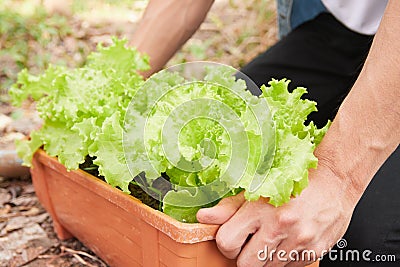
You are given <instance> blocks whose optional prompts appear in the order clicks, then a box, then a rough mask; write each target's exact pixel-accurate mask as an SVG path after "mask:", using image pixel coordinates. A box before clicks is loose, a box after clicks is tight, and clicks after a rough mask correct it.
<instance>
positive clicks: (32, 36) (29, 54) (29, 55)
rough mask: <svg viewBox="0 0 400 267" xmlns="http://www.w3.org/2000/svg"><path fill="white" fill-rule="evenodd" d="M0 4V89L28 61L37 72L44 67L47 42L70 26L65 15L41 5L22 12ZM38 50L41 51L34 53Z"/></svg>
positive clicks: (28, 64)
mask: <svg viewBox="0 0 400 267" xmlns="http://www.w3.org/2000/svg"><path fill="white" fill-rule="evenodd" d="M2 2H3V1H0V4H2ZM1 6H2V7H1V8H0V82H1V84H0V90H2V91H3V90H6V88H8V87H9V86H10V84H12V83H13V82H14V81H15V78H16V75H17V73H18V72H19V71H20V70H21V69H23V68H27V67H30V65H31V64H33V65H35V69H36V71H37V72H40V71H42V70H43V69H45V68H47V67H48V65H49V63H50V58H51V52H50V51H48V50H47V49H46V48H47V46H48V45H49V43H50V42H51V41H52V40H53V39H55V38H57V39H60V38H63V37H64V36H66V35H67V34H69V33H70V32H71V29H70V27H69V26H68V23H67V19H66V18H65V17H64V16H60V15H52V16H50V15H49V14H48V13H47V12H46V11H45V9H44V8H43V7H41V6H37V7H35V8H34V10H33V12H32V13H31V14H21V13H18V12H16V11H14V10H13V9H11V8H5V5H1ZM39 50H40V51H42V53H41V54H37V51H39ZM31 60H32V61H33V62H30V61H31Z"/></svg>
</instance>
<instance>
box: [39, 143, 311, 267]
mask: <svg viewBox="0 0 400 267" xmlns="http://www.w3.org/2000/svg"><path fill="white" fill-rule="evenodd" d="M31 173H32V180H33V184H34V187H35V190H36V194H37V196H38V198H39V200H40V202H41V203H42V204H43V206H44V207H45V208H46V210H47V211H48V212H49V213H50V215H51V217H52V218H53V222H54V229H55V231H56V233H57V236H58V237H59V238H60V239H68V238H71V237H72V236H75V237H76V238H78V239H79V240H80V241H82V242H83V243H84V244H85V245H86V246H87V247H89V248H90V249H91V250H93V251H94V252H95V253H96V254H97V255H98V256H99V257H101V258H102V259H103V260H104V261H105V262H107V263H108V264H109V265H110V266H118V267H119V266H122V267H125V266H127V267H132V266H146V267H147V266H149V267H153V266H154V267H155V266H163V267H167V266H171V267H172V266H174V267H179V266H185V267H190V266H198V267H199V266H207V267H223V266H236V264H235V261H233V260H228V259H226V258H225V257H224V256H223V255H222V254H220V253H219V251H218V249H217V246H216V243H215V241H214V238H215V234H216V232H217V230H218V226H216V225H205V224H199V223H197V224H187V223H181V222H178V221H176V220H174V219H173V218H171V217H169V216H167V215H165V214H164V213H162V212H160V211H157V210H154V209H152V208H150V207H148V206H147V205H144V204H143V203H141V202H140V201H139V200H138V199H136V198H134V197H132V196H129V195H127V194H124V193H122V192H121V191H120V190H118V189H116V188H113V187H112V186H110V185H108V184H107V183H105V182H103V181H101V180H100V179H98V178H96V177H94V176H92V175H90V174H88V173H86V172H84V171H82V170H76V171H70V172H69V171H67V170H66V169H65V167H64V166H63V165H62V164H60V163H59V162H58V161H57V159H55V158H52V157H49V156H48V155H47V154H46V153H45V152H44V151H42V150H39V151H38V152H36V154H35V156H34V159H33V168H32V169H31ZM316 266H317V265H316ZM313 267H315V266H313Z"/></svg>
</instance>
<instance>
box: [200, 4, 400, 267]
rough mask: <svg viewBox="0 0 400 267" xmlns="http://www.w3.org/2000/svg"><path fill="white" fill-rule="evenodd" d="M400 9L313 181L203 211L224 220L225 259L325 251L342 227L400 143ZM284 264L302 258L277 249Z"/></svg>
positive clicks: (389, 17) (382, 32)
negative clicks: (292, 191)
mask: <svg viewBox="0 0 400 267" xmlns="http://www.w3.org/2000/svg"><path fill="white" fill-rule="evenodd" d="M399 14H400V2H399V1H396V0H391V1H390V2H389V4H388V7H387V9H386V12H385V15H384V18H383V20H382V22H381V25H380V28H379V30H378V33H377V34H376V37H375V39H374V42H373V45H372V47H371V51H370V53H369V55H368V59H367V61H366V63H365V66H364V68H363V70H362V72H361V74H360V76H359V78H358V80H357V81H356V83H355V84H354V86H353V88H352V90H351V92H350V93H349V95H348V96H347V97H346V99H345V101H344V102H343V104H342V105H341V107H340V109H339V112H338V114H337V116H336V118H335V120H334V122H333V123H332V126H331V128H330V129H329V131H328V133H327V135H326V136H325V138H324V139H323V141H322V142H321V144H320V145H319V146H318V148H317V150H316V152H315V153H316V154H317V156H318V158H319V165H318V168H317V169H316V170H310V182H309V186H308V187H307V188H306V189H305V190H304V191H303V192H302V194H301V195H300V196H299V197H297V198H295V199H292V200H291V201H290V202H289V203H288V204H286V205H283V206H281V207H279V208H274V207H272V206H271V205H269V204H268V203H267V200H266V199H260V200H258V201H255V202H248V201H244V198H243V195H242V194H240V195H237V196H235V197H231V198H226V199H223V200H222V201H221V202H220V203H219V204H218V205H217V206H215V207H213V208H208V209H201V210H200V211H199V212H198V214H197V217H198V220H199V221H200V222H203V223H214V224H222V226H221V227H220V229H219V231H218V233H217V245H218V247H219V249H220V251H221V252H222V253H223V254H224V255H225V256H226V257H228V258H232V259H233V258H236V257H237V258H238V260H237V261H238V266H263V265H264V264H265V262H262V261H259V260H258V259H257V253H258V252H259V251H260V250H262V249H264V248H265V246H267V247H268V250H269V251H271V250H276V251H279V250H284V251H286V252H289V251H291V250H297V251H299V252H301V251H303V250H305V249H307V250H314V251H315V252H316V253H317V256H321V254H322V252H323V251H324V250H327V249H329V248H331V247H332V246H333V245H334V244H335V242H336V241H337V240H339V238H340V237H341V236H343V234H344V233H345V231H346V229H347V227H348V225H349V222H350V219H351V216H352V213H353V211H354V208H355V206H356V204H357V202H358V201H359V199H360V197H361V196H362V194H363V192H364V191H365V188H366V187H367V185H368V184H369V182H370V181H371V179H372V177H373V176H374V174H375V173H376V172H377V170H378V169H379V167H380V166H381V165H382V164H383V162H384V161H385V160H386V159H387V158H388V157H389V155H390V154H391V153H392V152H393V151H394V150H395V149H396V147H397V146H398V145H399V142H400V128H399V121H400V105H399V101H400V42H399V38H400V37H399V35H398V33H399V32H400V15H399ZM250 218H251V219H250ZM249 235H252V237H251V239H250V240H248V236H249ZM286 256H287V255H286ZM284 265H285V266H286V265H288V266H304V262H280V261H279V260H277V257H276V254H275V258H274V259H273V261H272V262H270V263H268V266H284Z"/></svg>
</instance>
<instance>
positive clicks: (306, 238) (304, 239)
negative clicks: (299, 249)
mask: <svg viewBox="0 0 400 267" xmlns="http://www.w3.org/2000/svg"><path fill="white" fill-rule="evenodd" d="M297 240H298V243H299V244H300V245H301V246H307V245H309V244H310V243H311V242H312V241H313V240H314V234H313V233H311V232H310V233H309V232H304V233H302V234H300V235H299V236H298V238H297Z"/></svg>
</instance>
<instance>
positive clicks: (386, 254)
mask: <svg viewBox="0 0 400 267" xmlns="http://www.w3.org/2000/svg"><path fill="white" fill-rule="evenodd" d="M212 2H213V1H212V0H202V1H197V0H170V1H163V0H153V1H150V2H149V4H148V6H147V8H146V10H145V13H144V15H143V18H142V21H141V23H140V24H139V27H138V29H137V30H136V32H135V35H134V37H133V39H132V40H131V42H130V44H131V45H133V46H135V47H137V48H138V50H139V51H141V52H145V53H147V54H148V55H149V56H150V64H151V70H149V71H147V72H144V73H143V75H144V76H145V77H148V76H149V75H151V74H152V73H154V72H155V71H158V70H160V69H161V68H162V67H163V66H164V64H165V63H166V62H167V61H168V60H169V59H170V58H171V57H172V56H173V54H174V53H175V52H176V51H177V50H178V49H179V48H180V47H181V46H182V45H183V44H184V43H185V42H186V40H188V39H189V38H190V36H191V35H192V34H193V33H194V32H195V30H196V29H197V28H198V27H199V25H200V24H201V22H202V21H203V20H204V19H205V17H206V14H207V12H208V10H209V9H210V7H211V5H212ZM399 14H400V2H399V1H396V0H389V1H379V0H366V1H362V2H361V1H355V0H336V1H334V0H308V1H305V0H292V1H281V0H279V1H278V18H279V30H280V33H281V39H280V40H279V41H278V42H277V43H276V44H275V45H274V46H273V47H271V48H270V49H268V50H267V51H266V52H265V53H263V54H261V55H259V56H258V57H257V58H255V59H254V60H253V61H251V62H250V63H249V64H248V65H246V66H245V67H244V68H243V69H242V72H244V73H245V74H246V75H248V76H249V77H250V78H251V79H252V80H254V81H255V83H256V84H258V85H261V84H265V83H267V82H268V81H269V80H270V79H271V78H283V77H288V78H290V79H291V80H292V81H293V82H292V83H291V89H293V88H294V87H296V86H297V85H303V86H305V87H307V88H308V90H309V93H308V95H307V97H308V98H310V99H312V100H315V101H317V103H318V109H319V112H318V113H315V114H312V115H311V116H310V119H311V120H312V121H314V122H315V123H316V124H317V125H319V126H322V125H324V124H325V123H326V121H327V120H328V119H334V120H333V123H332V125H331V127H330V129H329V130H328V132H327V134H326V136H325V137H324V139H323V141H322V142H321V144H320V145H319V146H318V147H317V149H316V151H315V154H316V156H317V157H318V159H319V165H318V168H317V169H315V170H310V173H309V185H308V187H307V188H306V189H305V190H304V191H303V192H302V193H301V195H300V196H298V197H296V198H294V199H292V200H291V201H290V202H289V203H287V204H285V205H283V206H281V207H279V208H275V207H273V206H272V205H270V204H268V203H267V202H268V200H266V199H262V198H261V199H259V200H258V201H254V202H248V201H245V199H244V197H243V194H239V195H237V196H234V197H230V198H226V199H223V200H222V201H221V202H220V203H219V204H218V205H217V206H214V207H212V208H207V209H201V210H200V211H199V212H198V214H197V218H198V221H200V222H202V223H211V224H220V225H221V227H220V228H219V230H218V233H217V237H216V242H217V245H218V248H219V250H220V251H221V253H222V254H224V255H225V256H226V257H228V258H231V259H237V265H238V266H241V267H243V266H264V265H267V266H304V265H305V264H308V263H310V262H311V261H310V260H309V259H305V258H301V259H299V260H293V261H291V259H288V257H286V258H284V259H282V258H283V257H282V258H281V259H277V257H275V258H267V259H266V260H267V261H262V260H260V259H259V258H258V256H259V255H258V253H259V252H260V250H261V249H263V248H264V247H268V249H269V251H272V250H275V251H279V250H283V251H285V252H290V251H293V250H294V251H298V252H302V251H307V250H312V251H315V252H316V256H318V257H319V256H322V255H323V254H324V253H326V251H327V250H329V249H332V248H333V250H332V251H334V250H336V251H337V250H343V251H342V252H351V253H353V252H354V251H352V250H357V251H358V253H359V258H358V260H357V258H353V259H349V258H344V257H343V255H345V254H346V253H342V257H338V256H339V254H338V255H336V258H335V257H327V255H325V257H323V260H322V261H321V263H320V266H322V267H324V266H368V265H373V266H389V265H390V264H392V265H395V266H398V264H399V262H400V194H399V193H398V192H399V191H400V178H399V173H400V172H399V171H400V164H399V158H400V152H399V150H398V145H399V141H400V127H399V121H400V105H399V100H400V40H399V35H398V33H399V32H400V15H399ZM382 16H383V18H382ZM378 26H379V28H378ZM375 32H376V34H375ZM372 178H373V179H372ZM342 237H343V238H344V239H343V240H342V241H344V242H347V243H345V244H344V245H343V244H342V245H340V244H339V243H337V244H336V242H337V241H338V240H339V239H340V238H342ZM365 251H366V252H367V253H364V252H365ZM369 251H370V252H369ZM362 253H364V254H362ZM365 254H368V255H367V257H364V256H365ZM329 255H330V254H329ZM353 256H354V255H353ZM361 256H363V257H364V258H360V257H361ZM392 256H395V258H394V259H393V257H392ZM314 260H315V258H314ZM389 260H390V261H392V262H389ZM393 260H395V261H397V263H396V262H393ZM396 264H397V265H396Z"/></svg>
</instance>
